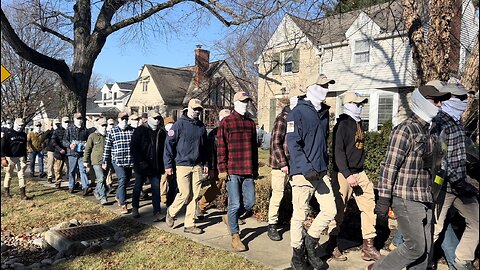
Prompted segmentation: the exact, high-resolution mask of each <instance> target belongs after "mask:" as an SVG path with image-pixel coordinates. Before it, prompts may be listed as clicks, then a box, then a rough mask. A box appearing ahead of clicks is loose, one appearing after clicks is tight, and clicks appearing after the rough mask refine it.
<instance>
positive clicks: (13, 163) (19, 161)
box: [3, 157, 27, 188]
mask: <svg viewBox="0 0 480 270" xmlns="http://www.w3.org/2000/svg"><path fill="white" fill-rule="evenodd" d="M7 162H8V167H6V170H5V181H4V183H3V186H4V187H8V188H9V187H10V180H11V179H12V174H13V170H14V169H15V170H16V171H17V177H18V186H19V187H20V188H23V187H25V185H26V182H25V168H26V167H27V159H26V158H25V157H7Z"/></svg>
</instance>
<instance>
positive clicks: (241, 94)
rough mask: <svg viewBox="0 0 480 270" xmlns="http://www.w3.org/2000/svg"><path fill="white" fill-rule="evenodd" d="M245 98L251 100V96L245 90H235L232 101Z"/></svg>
mask: <svg viewBox="0 0 480 270" xmlns="http://www.w3.org/2000/svg"><path fill="white" fill-rule="evenodd" d="M247 99H250V100H252V97H250V95H249V94H248V93H247V92H245V91H240V92H237V93H235V95H234V96H233V102H235V101H245V100H247Z"/></svg>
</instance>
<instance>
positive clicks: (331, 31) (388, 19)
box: [288, 0, 404, 45]
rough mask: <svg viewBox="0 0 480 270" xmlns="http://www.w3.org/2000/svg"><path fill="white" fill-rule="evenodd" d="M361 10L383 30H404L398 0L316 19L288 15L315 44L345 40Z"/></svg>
mask: <svg viewBox="0 0 480 270" xmlns="http://www.w3.org/2000/svg"><path fill="white" fill-rule="evenodd" d="M361 12H364V13H366V14H367V15H368V16H369V17H370V18H371V19H372V20H373V21H374V22H375V23H376V24H377V25H378V26H380V28H381V30H382V32H387V33H393V32H397V31H403V30H404V24H403V7H402V4H401V2H400V1H398V0H397V1H392V2H387V3H384V4H380V5H375V6H371V7H368V8H363V9H359V10H353V11H350V12H345V13H339V14H335V15H332V16H328V17H324V18H320V19H314V20H305V19H302V18H299V17H296V16H294V15H291V14H288V16H289V17H290V18H291V19H292V20H293V22H295V24H297V26H298V27H299V28H300V29H301V30H302V31H303V32H304V33H305V34H306V36H307V37H308V38H309V39H310V40H311V41H312V43H313V44H317V45H325V44H331V43H336V42H341V41H344V40H345V39H346V37H345V33H346V32H347V30H348V29H349V28H350V26H351V25H352V24H353V22H354V21H355V20H356V19H357V17H358V15H359V14H360V13H361Z"/></svg>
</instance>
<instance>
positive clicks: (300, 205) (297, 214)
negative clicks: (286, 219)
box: [290, 175, 337, 248]
mask: <svg viewBox="0 0 480 270" xmlns="http://www.w3.org/2000/svg"><path fill="white" fill-rule="evenodd" d="M291 185H292V203H293V214H292V220H291V222H290V238H291V239H290V245H291V246H292V247H293V248H299V247H300V246H301V245H302V242H303V240H302V230H303V223H304V221H305V218H306V217H307V213H308V209H309V205H308V204H309V202H310V199H311V198H312V196H314V195H315V198H316V199H317V201H318V204H319V205H320V213H318V215H317V217H316V218H315V220H314V221H313V222H312V225H311V226H310V228H309V229H308V234H309V235H310V236H312V237H314V238H320V234H321V233H322V231H323V230H324V229H325V228H327V226H328V224H330V222H331V221H332V220H333V219H334V218H335V214H336V213H337V211H336V207H335V198H334V197H333V192H332V184H331V180H330V177H329V176H328V175H325V176H324V177H323V179H319V180H318V181H312V182H310V181H308V180H307V179H305V177H304V176H303V175H294V176H293V177H292V182H291Z"/></svg>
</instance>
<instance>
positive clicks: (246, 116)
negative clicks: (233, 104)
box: [230, 110, 250, 119]
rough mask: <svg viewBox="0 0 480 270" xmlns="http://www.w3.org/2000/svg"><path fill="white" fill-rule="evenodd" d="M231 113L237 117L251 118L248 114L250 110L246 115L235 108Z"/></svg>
mask: <svg viewBox="0 0 480 270" xmlns="http://www.w3.org/2000/svg"><path fill="white" fill-rule="evenodd" d="M230 115H233V116H235V117H240V118H242V119H250V117H249V116H248V112H246V113H245V115H241V114H239V113H238V112H237V111H235V110H233V112H232V113H231V114H230Z"/></svg>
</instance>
